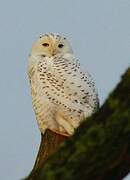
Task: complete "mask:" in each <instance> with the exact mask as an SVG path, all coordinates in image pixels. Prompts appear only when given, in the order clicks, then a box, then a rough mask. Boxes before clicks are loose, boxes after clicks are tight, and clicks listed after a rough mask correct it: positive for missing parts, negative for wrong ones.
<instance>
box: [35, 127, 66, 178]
mask: <svg viewBox="0 0 130 180" xmlns="http://www.w3.org/2000/svg"><path fill="white" fill-rule="evenodd" d="M65 139H67V137H66V136H63V135H60V134H57V133H55V132H53V131H51V130H49V129H47V130H46V131H45V133H44V134H42V133H41V144H40V147H39V151H38V155H37V158H36V161H35V164H34V167H33V170H32V173H33V172H36V171H37V170H38V169H39V168H40V167H41V166H42V165H43V164H44V163H45V161H46V160H47V159H48V157H50V155H52V154H53V153H54V152H55V151H56V149H57V148H58V146H59V145H60V144H61V143H62V142H63V141H64V140H65ZM32 173H31V174H32Z"/></svg>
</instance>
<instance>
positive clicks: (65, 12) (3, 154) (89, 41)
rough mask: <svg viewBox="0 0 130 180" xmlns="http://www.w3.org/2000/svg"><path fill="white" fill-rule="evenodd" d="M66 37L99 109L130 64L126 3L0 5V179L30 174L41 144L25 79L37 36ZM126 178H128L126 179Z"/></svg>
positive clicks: (47, 0) (70, 0) (41, 0)
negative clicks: (89, 77)
mask: <svg viewBox="0 0 130 180" xmlns="http://www.w3.org/2000/svg"><path fill="white" fill-rule="evenodd" d="M46 32H54V33H59V34H63V35H65V36H66V37H68V39H69V41H70V42H71V44H72V47H73V50H74V52H75V55H76V56H77V57H78V58H79V60H80V62H81V64H82V66H83V67H84V69H85V70H88V71H89V72H90V73H91V75H92V76H93V78H94V80H95V82H96V85H97V88H98V92H99V98H100V102H101V104H103V102H104V100H105V99H106V98H107V96H108V94H109V93H110V92H111V91H112V90H113V88H114V87H115V86H116V84H117V83H118V82H119V80H120V76H121V75H122V73H124V71H125V70H126V68H127V67H128V66H129V65H130V1H129V0H109V1H104V0H98V1H97V0H92V1H89V0H82V1H81V0H77V1H75V0H64V1H61V0H55V1H51V0H37V1H31V0H28V1H26V0H22V1H17V0H13V1H7V0H1V1H0V102H1V103H0V122H1V124H0V179H1V180H18V179H21V178H23V177H25V176H26V175H28V173H29V172H30V170H31V168H32V166H33V163H34V161H35V157H36V154H37V151H38V146H39V143H40V132H39V130H38V127H37V123H36V120H35V115H34V112H33V109H32V102H31V96H30V87H29V82H28V77H27V64H28V55H29V52H30V49H31V46H32V44H33V42H34V41H35V40H36V39H37V38H38V37H39V35H40V34H43V33H46ZM128 179H130V178H129V177H128V178H127V180H128Z"/></svg>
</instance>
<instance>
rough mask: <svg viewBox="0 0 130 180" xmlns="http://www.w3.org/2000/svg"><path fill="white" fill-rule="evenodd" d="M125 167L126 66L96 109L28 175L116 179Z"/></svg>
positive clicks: (129, 111) (41, 179) (128, 146)
mask: <svg viewBox="0 0 130 180" xmlns="http://www.w3.org/2000/svg"><path fill="white" fill-rule="evenodd" d="M129 167H130V68H129V69H128V70H127V72H126V73H125V74H124V75H123V76H122V80H121V82H120V83H119V84H118V86H117V87H116V89H115V90H114V91H113V92H112V93H111V94H110V96H109V98H108V99H107V100H106V102H105V103H104V105H103V106H102V107H101V108H100V109H99V111H98V112H96V113H95V114H94V115H93V116H92V117H90V118H89V119H87V120H86V121H85V122H84V123H83V124H82V125H81V126H80V127H79V128H78V129H77V131H76V133H75V135H74V136H73V137H72V138H70V139H69V140H67V141H66V142H65V143H63V144H62V145H61V147H60V149H59V150H58V151H57V152H56V153H55V154H54V155H53V156H52V157H50V158H49V159H48V160H47V161H46V163H45V165H44V166H42V167H41V168H40V169H39V170H38V171H37V172H36V173H35V178H34V177H33V176H32V177H29V178H28V179H32V180H33V179H35V180H37V179H38V180H57V179H58V180H79V179H82V180H86V179H88V180H96V179H101V180H107V179H108V180H115V179H116V180H118V179H122V178H123V177H124V176H125V175H126V174H127V173H128V172H129V169H130V168H129Z"/></svg>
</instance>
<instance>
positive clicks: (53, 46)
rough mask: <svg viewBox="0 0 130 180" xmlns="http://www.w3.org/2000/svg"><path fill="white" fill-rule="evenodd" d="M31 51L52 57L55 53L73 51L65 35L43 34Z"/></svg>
mask: <svg viewBox="0 0 130 180" xmlns="http://www.w3.org/2000/svg"><path fill="white" fill-rule="evenodd" d="M32 53H33V54H35V55H45V56H48V57H52V56H55V55H60V54H66V53H73V52H72V48H71V46H70V44H69V42H68V41H67V39H66V38H65V37H62V36H59V35H54V34H51V33H50V34H45V35H43V36H41V37H40V38H39V39H38V40H37V41H36V42H35V43H34V45H33V47H32Z"/></svg>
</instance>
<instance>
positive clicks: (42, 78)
mask: <svg viewBox="0 0 130 180" xmlns="http://www.w3.org/2000/svg"><path fill="white" fill-rule="evenodd" d="M30 60H31V59H30ZM31 61H32V60H31ZM30 67H31V66H30ZM32 69H33V72H34V73H33V75H31V77H30V82H31V92H32V100H33V106H34V110H35V114H36V118H37V121H38V126H39V128H40V130H41V132H43V133H44V131H45V130H46V129H50V130H52V131H54V132H57V133H59V134H62V135H66V136H69V135H72V134H73V133H74V130H75V128H77V127H78V126H79V124H80V123H81V122H82V121H83V119H84V118H85V117H88V116H90V115H91V114H92V113H93V112H94V111H95V109H96V108H97V104H98V98H97V93H96V90H95V87H94V83H93V81H92V79H91V77H90V75H89V74H87V75H85V74H84V73H82V71H81V70H80V65H79V63H78V62H77V61H76V60H75V58H74V57H73V56H72V55H68V54H67V55H64V56H59V57H55V58H53V59H52V58H38V57H37V63H36V64H33V65H32ZM32 69H31V71H32Z"/></svg>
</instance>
